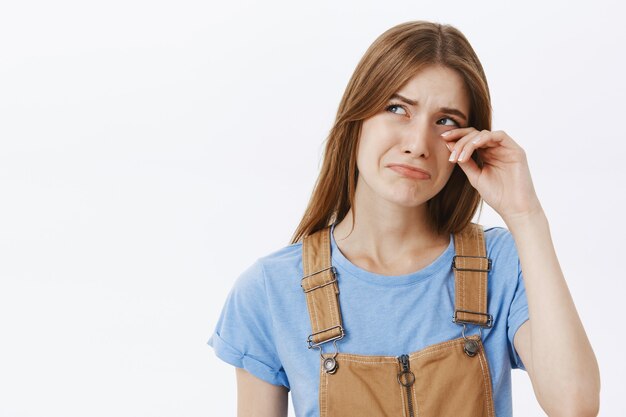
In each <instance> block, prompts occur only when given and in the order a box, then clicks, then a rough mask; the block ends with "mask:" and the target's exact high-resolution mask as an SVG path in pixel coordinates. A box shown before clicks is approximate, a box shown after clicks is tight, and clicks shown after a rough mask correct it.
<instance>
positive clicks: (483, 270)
mask: <svg viewBox="0 0 626 417" xmlns="http://www.w3.org/2000/svg"><path fill="white" fill-rule="evenodd" d="M456 258H482V259H487V269H473V268H457V267H456ZM452 269H456V270H457V271H476V272H489V271H491V258H489V257H487V256H470V255H454V256H453V257H452Z"/></svg>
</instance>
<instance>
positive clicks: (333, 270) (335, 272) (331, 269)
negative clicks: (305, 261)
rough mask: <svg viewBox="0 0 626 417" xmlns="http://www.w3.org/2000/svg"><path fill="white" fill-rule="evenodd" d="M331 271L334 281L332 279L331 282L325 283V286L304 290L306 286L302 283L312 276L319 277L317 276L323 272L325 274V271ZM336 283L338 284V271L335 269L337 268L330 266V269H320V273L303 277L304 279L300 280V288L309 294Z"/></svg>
mask: <svg viewBox="0 0 626 417" xmlns="http://www.w3.org/2000/svg"><path fill="white" fill-rule="evenodd" d="M329 269H330V271H331V272H332V274H333V279H332V280H331V281H328V282H325V283H323V284H320V285H317V286H315V287H313V288H309V289H308V290H305V289H304V286H303V285H302V281H304V280H305V279H306V278H309V277H311V276H313V275H317V274H319V273H321V272H324V271H327V270H329ZM335 282H337V270H336V269H335V267H334V266H332V265H331V266H329V267H328V268H324V269H320V270H319V271H316V272H312V273H310V274H309V275H305V276H303V277H302V279H301V280H300V287H302V291H304V292H305V293H307V292H311V291H313V290H316V289H318V288H322V287H325V286H327V285H330V284H333V283H335Z"/></svg>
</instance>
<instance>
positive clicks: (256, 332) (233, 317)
mask: <svg viewBox="0 0 626 417" xmlns="http://www.w3.org/2000/svg"><path fill="white" fill-rule="evenodd" d="M267 300H268V298H267V293H266V289H265V273H264V269H263V265H262V263H261V261H260V260H257V261H256V262H254V263H253V264H252V265H251V266H250V267H249V268H248V269H246V270H245V271H244V272H243V273H241V275H240V276H239V277H238V278H237V280H236V281H235V284H234V286H233V288H232V289H231V291H230V293H229V294H228V296H227V298H226V302H225V303H224V307H223V309H222V312H221V315H220V318H219V320H218V322H217V325H216V327H215V331H214V332H213V334H212V335H211V337H210V338H209V341H208V342H207V344H208V345H209V346H211V347H213V349H214V351H215V354H216V355H217V357H219V358H220V359H222V360H223V361H225V362H227V363H229V364H231V365H234V366H236V367H238V368H243V369H245V370H246V371H248V372H250V373H251V374H252V375H254V376H256V377H258V378H260V379H262V380H264V381H266V382H269V383H270V384H273V385H282V386H285V387H287V388H289V381H288V379H287V374H286V373H285V370H284V369H283V367H282V364H281V361H280V358H279V356H278V353H277V350H276V345H275V340H274V334H273V326H272V317H271V314H270V310H269V307H268V302H267Z"/></svg>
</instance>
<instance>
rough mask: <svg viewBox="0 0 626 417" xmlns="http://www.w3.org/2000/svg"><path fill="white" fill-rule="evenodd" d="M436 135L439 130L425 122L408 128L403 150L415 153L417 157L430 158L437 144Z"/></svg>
mask: <svg viewBox="0 0 626 417" xmlns="http://www.w3.org/2000/svg"><path fill="white" fill-rule="evenodd" d="M436 136H437V132H435V130H434V129H431V128H430V127H429V126H427V125H425V124H420V126H412V127H410V128H407V132H405V141H404V149H403V151H404V152H407V153H410V154H413V156H415V157H421V156H423V157H424V158H428V156H429V155H430V152H431V151H432V147H433V146H435V139H437V137H436Z"/></svg>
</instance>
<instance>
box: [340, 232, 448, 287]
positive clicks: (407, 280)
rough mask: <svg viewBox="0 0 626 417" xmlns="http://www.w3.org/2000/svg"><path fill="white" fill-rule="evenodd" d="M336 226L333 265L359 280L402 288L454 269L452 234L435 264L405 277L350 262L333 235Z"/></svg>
mask: <svg viewBox="0 0 626 417" xmlns="http://www.w3.org/2000/svg"><path fill="white" fill-rule="evenodd" d="M335 224H336V223H333V224H332V225H331V228H330V244H331V258H332V264H333V266H335V267H337V266H338V267H339V268H340V269H343V270H344V271H346V272H347V273H349V274H350V275H352V276H354V277H355V278H357V279H360V280H363V281H367V282H370V283H373V284H377V285H384V286H401V285H410V284H416V283H419V282H423V281H424V280H427V279H429V278H431V277H432V276H434V275H437V274H446V273H447V272H449V270H451V269H452V256H453V253H454V239H453V236H452V234H450V243H449V244H448V247H447V248H446V250H444V251H443V252H442V253H441V254H440V255H439V256H438V257H437V258H436V259H435V260H434V261H433V262H431V263H430V264H429V265H427V266H425V267H424V268H422V269H420V270H418V271H415V272H411V273H409V274H404V275H381V274H376V273H374V272H370V271H367V270H365V269H363V268H360V267H358V266H356V265H355V264H353V263H352V262H350V260H348V258H346V257H345V256H344V254H343V253H341V250H340V249H339V247H338V246H337V242H336V241H335V237H334V235H333V230H334V229H335Z"/></svg>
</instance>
